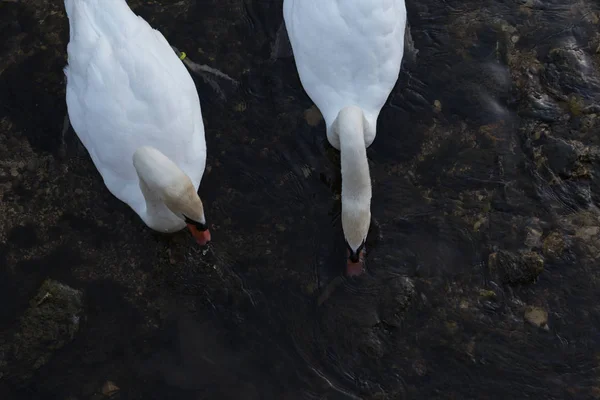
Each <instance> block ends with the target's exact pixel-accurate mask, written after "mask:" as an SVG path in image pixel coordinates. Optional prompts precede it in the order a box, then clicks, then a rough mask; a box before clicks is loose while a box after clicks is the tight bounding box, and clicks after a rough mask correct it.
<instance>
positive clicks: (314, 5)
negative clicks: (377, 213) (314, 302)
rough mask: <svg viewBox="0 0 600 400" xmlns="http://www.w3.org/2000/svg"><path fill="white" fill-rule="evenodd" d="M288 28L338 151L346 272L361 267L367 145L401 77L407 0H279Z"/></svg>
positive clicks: (367, 212)
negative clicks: (399, 75)
mask: <svg viewBox="0 0 600 400" xmlns="http://www.w3.org/2000/svg"><path fill="white" fill-rule="evenodd" d="M283 16H284V21H285V26H286V30H287V33H288V37H289V39H290V43H291V45H292V50H293V53H294V59H295V62H296V68H297V69H298V75H299V76H300V81H301V82H302V86H303V87H304V90H305V91H306V93H307V94H308V95H309V97H310V98H311V99H312V101H313V102H314V103H315V104H316V106H317V107H318V108H319V110H320V111H321V114H323V118H324V120H325V123H326V125H327V139H328V140H329V143H331V145H332V146H333V147H335V148H336V149H338V150H339V151H340V156H341V169H342V228H343V231H344V237H345V239H346V244H347V248H348V249H347V255H348V260H347V270H346V272H347V274H348V275H359V274H360V273H362V271H363V270H364V260H365V255H366V248H365V241H366V238H367V234H368V232H369V225H370V222H371V178H370V176H369V164H368V161H367V152H366V149H367V148H368V147H369V146H370V145H371V144H372V143H373V140H375V135H376V127H377V118H378V116H379V112H380V111H381V108H382V107H383V105H384V104H385V102H386V100H387V98H388V96H389V94H390V92H391V91H392V89H393V88H394V85H395V84H396V81H397V80H398V74H399V72H400V65H401V63H402V57H403V54H404V33H405V27H406V7H405V5H404V0H343V1H333V0H332V1H323V0H284V2H283Z"/></svg>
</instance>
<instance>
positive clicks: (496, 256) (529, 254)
mask: <svg viewBox="0 0 600 400" xmlns="http://www.w3.org/2000/svg"><path fill="white" fill-rule="evenodd" d="M488 264H489V267H490V271H492V272H493V273H497V274H499V275H500V280H501V281H502V283H508V284H519V283H530V282H532V281H534V280H535V279H536V278H537V277H538V276H539V275H540V274H541V273H542V272H543V271H544V259H543V258H542V256H540V255H539V254H538V253H536V252H533V251H525V252H520V253H513V252H510V251H505V250H500V251H498V252H496V253H492V254H490V256H489V258H488Z"/></svg>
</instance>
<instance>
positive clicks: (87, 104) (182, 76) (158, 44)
mask: <svg viewBox="0 0 600 400" xmlns="http://www.w3.org/2000/svg"><path fill="white" fill-rule="evenodd" d="M65 9H66V11H67V16H68V18H69V36H70V38H69V44H68V46H67V53H68V65H67V66H66V67H65V75H66V77H67V90H66V97H67V109H68V113H69V119H70V122H71V125H72V126H73V129H74V130H75V132H76V133H77V136H78V137H79V139H80V140H81V142H82V143H83V145H84V146H85V148H86V149H87V151H88V153H89V154H90V157H91V159H92V161H93V163H94V165H95V166H96V168H97V169H98V172H100V175H101V176H102V178H103V180H104V184H105V185H106V187H107V188H108V190H109V191H110V192H111V193H112V194H113V195H114V196H115V197H117V198H118V199H119V200H121V201H123V202H125V203H127V204H128V205H129V206H130V207H131V208H132V209H133V210H134V211H135V212H136V213H137V214H138V215H139V216H140V217H141V219H142V220H143V221H144V222H145V223H146V225H147V226H148V227H150V228H152V229H154V230H156V231H159V232H165V233H169V232H175V231H178V230H181V229H183V228H185V227H186V226H187V227H188V228H189V230H190V232H191V233H192V235H193V236H194V237H195V239H196V241H197V242H198V243H199V244H200V245H205V244H206V243H208V242H209V241H210V238H211V237H210V231H209V230H208V228H207V224H206V218H205V215H204V207H203V204H202V201H201V200H200V197H199V196H198V193H197V190H198V187H199V185H200V181H201V180H202V176H203V174H204V169H205V165H206V142H205V139H204V124H203V121H202V112H201V109H200V100H199V98H198V92H197V91H196V86H195V85H194V81H193V80H192V78H191V76H190V75H189V73H188V71H187V70H186V68H185V66H184V65H183V63H182V62H181V60H180V59H179V58H178V57H177V56H176V55H175V53H174V51H173V50H172V48H171V46H170V45H169V43H168V42H167V40H166V39H165V38H164V36H163V35H162V34H161V33H160V32H158V31H157V30H155V29H153V28H152V27H151V26H150V25H149V24H148V23H147V22H146V21H145V20H144V19H142V18H141V17H138V16H137V15H135V14H134V13H133V12H132V11H131V9H130V8H129V6H128V5H127V2H126V1H125V0H102V1H100V0H65Z"/></svg>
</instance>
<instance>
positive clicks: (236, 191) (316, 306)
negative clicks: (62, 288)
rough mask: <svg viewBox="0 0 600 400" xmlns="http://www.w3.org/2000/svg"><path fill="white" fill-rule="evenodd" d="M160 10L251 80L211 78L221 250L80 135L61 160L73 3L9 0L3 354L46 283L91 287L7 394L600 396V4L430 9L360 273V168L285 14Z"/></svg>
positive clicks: (374, 165) (387, 124)
mask: <svg viewBox="0 0 600 400" xmlns="http://www.w3.org/2000/svg"><path fill="white" fill-rule="evenodd" d="M141 3H142V2H139V1H131V2H130V4H131V5H132V7H134V8H135V10H136V11H137V12H138V13H139V14H141V15H142V16H144V17H145V18H146V19H147V20H148V21H149V22H150V23H151V24H152V25H153V26H154V27H156V28H158V29H160V30H161V31H162V32H163V33H164V34H165V36H166V37H167V39H168V40H169V41H170V42H171V43H172V44H173V45H175V46H177V47H178V48H180V49H182V50H184V51H186V52H187V53H188V55H189V57H190V58H191V59H192V60H194V61H195V62H198V63H207V64H209V65H211V66H212V67H215V68H218V69H220V70H221V71H223V72H225V73H227V74H229V75H230V76H232V77H233V78H235V79H237V80H239V81H240V83H241V84H240V87H239V88H238V89H237V90H236V89H235V88H233V87H227V86H224V91H225V93H226V96H227V98H226V100H222V99H219V98H218V96H216V95H215V92H214V91H213V90H212V89H211V87H210V85H207V84H206V83H205V82H204V81H203V80H202V79H200V78H198V79H196V82H197V86H198V90H199V93H200V97H201V101H202V106H203V114H204V118H205V125H206V128H207V133H206V138H207V145H208V149H209V158H208V162H207V165H208V166H209V170H208V171H207V173H206V174H205V177H204V179H203V183H202V187H201V189H200V192H201V195H202V198H203V200H204V202H205V204H206V207H207V216H208V218H209V219H210V222H211V223H212V224H214V227H213V240H214V243H213V245H212V248H211V250H210V251H209V252H208V254H201V253H200V251H199V250H198V249H197V248H196V246H195V245H194V244H193V241H192V239H191V238H189V237H188V235H187V233H186V232H182V233H181V234H178V235H174V236H163V235H158V234H155V233H153V232H151V231H149V230H148V229H146V228H145V227H144V226H143V224H142V222H141V221H139V220H138V218H137V217H136V216H135V214H133V213H132V212H131V211H130V210H128V209H127V208H126V206H124V205H123V204H121V203H119V202H118V201H117V200H116V199H114V198H113V197H112V196H111V195H110V194H109V193H108V191H107V190H106V189H105V188H104V187H103V185H102V182H101V179H100V177H99V175H98V174H97V172H96V171H95V170H94V168H93V165H92V163H91V161H90V160H89V159H88V157H87V155H86V154H85V152H81V151H79V150H78V149H77V142H76V141H75V140H72V138H71V139H70V142H69V144H70V146H69V151H68V153H67V155H66V156H64V157H62V156H61V154H60V151H59V144H60V132H61V125H62V119H63V116H64V114H65V111H66V107H65V104H64V81H63V75H62V72H61V69H62V67H63V66H64V63H65V46H66V42H67V39H68V32H67V22H66V19H65V16H64V12H63V9H62V5H61V4H60V2H58V3H57V4H54V3H50V2H47V1H45V0H35V1H31V2H28V3H25V2H14V3H13V2H4V3H0V34H1V37H2V38H5V39H4V40H3V42H2V43H0V51H2V57H1V58H0V71H1V75H0V96H1V97H0V105H1V107H0V174H1V175H0V195H1V199H2V202H1V204H0V207H1V210H0V211H1V212H0V223H1V226H2V228H1V229H0V239H1V240H2V242H1V244H0V275H1V280H0V296H1V297H0V299H1V301H2V307H0V310H1V311H0V329H1V330H2V332H3V333H2V334H1V335H0V344H2V343H6V342H10V340H11V337H12V336H11V335H12V333H13V330H14V329H17V323H18V319H19V317H20V316H22V315H23V312H24V310H25V309H26V308H27V307H28V301H29V300H30V299H31V298H32V297H33V296H34V295H35V293H36V292H37V290H38V288H39V286H40V285H41V283H42V281H43V280H44V279H45V278H47V277H51V278H53V279H57V280H59V281H61V282H63V283H66V284H68V285H70V286H72V287H74V288H77V289H81V290H82V291H84V293H85V318H84V319H83V321H82V323H81V326H80V330H79V332H78V334H77V335H76V336H75V339H74V340H73V342H71V343H70V344H67V345H65V346H64V347H63V348H61V349H60V350H58V351H56V352H55V354H54V355H53V357H52V358H51V359H50V361H49V362H48V363H47V364H45V365H44V366H43V367H41V368H40V369H39V370H37V371H36V372H35V374H34V375H33V377H32V378H31V379H28V380H27V379H26V380H19V377H15V376H8V377H5V378H4V379H2V380H0V397H2V398H8V399H30V398H35V399H55V398H57V399H97V398H102V397H103V395H102V394H101V391H102V390H101V388H102V385H103V384H104V383H105V382H106V381H108V380H110V381H112V382H114V383H115V384H116V385H117V386H118V387H119V388H120V390H119V391H118V392H117V393H116V394H115V396H114V397H113V398H116V399H144V400H146V399H161V400H168V399H178V400H179V399H204V398H210V399H217V398H218V399H221V398H223V399H228V398H232V399H234V398H235V399H237V398H248V399H255V398H256V399H258V398H281V399H306V398H310V399H325V398H326V399H347V398H363V399H384V398H390V399H402V398H407V399H506V398H515V399H521V398H540V399H542V398H543V399H588V398H597V397H599V396H600V385H599V384H598V351H599V349H600V335H599V331H598V327H599V322H600V309H599V308H598V307H599V306H598V304H600V301H599V300H600V291H599V290H598V278H599V276H600V275H599V272H600V270H599V269H598V264H599V261H598V254H599V251H598V250H599V247H600V243H599V239H600V212H599V211H598V209H597V206H598V203H599V201H600V199H599V195H600V180H599V177H598V174H599V173H600V168H599V164H598V161H599V160H600V148H599V147H598V145H599V142H600V139H599V136H598V134H597V132H598V127H599V126H600V122H599V121H600V120H599V119H598V113H599V112H600V109H598V106H597V104H598V100H600V35H599V34H598V27H599V21H600V10H599V9H598V6H597V5H596V4H593V3H592V2H585V1H579V2H571V3H566V2H558V1H556V2H544V3H542V2H535V1H524V2H518V1H514V2H513V1H501V2H493V3H491V4H485V5H484V6H482V5H481V3H480V2H475V1H467V2H465V1H444V2H442V1H437V0H428V1H425V2H418V3H416V2H409V3H408V4H407V7H408V11H409V22H410V24H411V27H410V29H411V34H412V39H413V40H414V46H415V48H416V49H417V50H418V54H416V57H413V56H414V52H413V53H409V54H408V55H407V57H406V59H405V60H406V61H405V63H404V65H403V69H402V72H401V75H400V78H399V81H398V84H397V86H396V89H395V90H394V92H393V93H392V95H391V96H390V99H389V101H388V103H387V105H386V107H385V108H384V109H383V111H382V113H381V116H380V118H379V126H378V135H377V139H376V141H375V142H374V144H373V146H372V147H371V148H370V149H369V151H368V155H369V159H370V167H371V176H372V180H373V206H372V214H373V218H374V222H375V223H374V224H373V229H372V232H371V234H370V237H369V243H368V246H369V258H368V268H369V273H368V274H367V275H366V276H364V277H362V278H360V279H358V280H346V279H344V278H341V277H340V273H341V272H342V270H343V268H342V267H343V249H344V247H343V243H342V236H341V226H340V222H339V209H340V204H339V184H340V176H339V172H338V170H339V155H338V154H337V153H336V152H335V151H334V150H333V149H331V148H330V146H329V145H328V144H327V142H326V140H325V135H324V126H323V124H322V123H321V124H319V125H317V126H311V125H310V124H308V123H307V120H311V121H312V119H311V118H309V117H310V116H314V115H313V114H314V113H313V114H311V112H307V110H309V109H310V108H311V106H312V104H311V102H310V100H309V99H308V97H307V96H306V95H305V94H304V92H303V91H302V88H301V86H300V82H299V79H298V77H297V75H296V72H295V69H294V64H293V59H292V58H290V57H285V56H282V57H279V58H277V57H274V53H273V46H274V43H275V41H276V34H277V31H278V29H279V26H280V24H281V20H282V17H281V4H280V3H281V2H280V1H252V0H246V1H241V0H228V1H216V0H207V1H187V0H186V1H181V2H168V1H166V0H163V1H155V2H143V4H141ZM40 21H41V23H40ZM283 55H285V54H283ZM542 265H543V267H542ZM545 313H547V318H546V317H545ZM535 315H537V316H541V317H540V318H538V319H535V318H534V317H532V316H535ZM546 319H547V322H546ZM527 320H531V321H534V324H532V323H528V322H527ZM535 321H538V322H537V323H538V324H541V325H542V326H541V327H537V326H535ZM0 367H1V365H0ZM21 367H23V366H21ZM24 368H26V369H27V366H25V367H24ZM9 375H10V374H9Z"/></svg>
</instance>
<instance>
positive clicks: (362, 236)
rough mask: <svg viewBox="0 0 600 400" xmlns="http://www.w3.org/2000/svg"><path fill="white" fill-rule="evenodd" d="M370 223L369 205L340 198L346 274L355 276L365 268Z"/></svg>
mask: <svg viewBox="0 0 600 400" xmlns="http://www.w3.org/2000/svg"><path fill="white" fill-rule="evenodd" d="M370 224H371V210H370V207H369V205H368V204H367V205H366V206H364V205H363V206H361V205H359V204H357V203H355V202H352V201H347V202H346V203H344V199H342V229H343V231H344V239H345V241H346V256H347V259H346V275H348V276H357V275H360V274H362V273H363V272H364V270H365V255H366V246H365V243H366V240H367V234H368V233H369V226H370Z"/></svg>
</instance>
